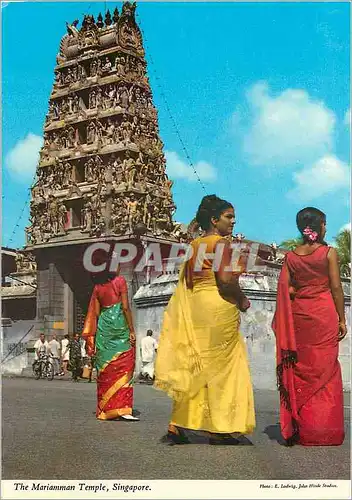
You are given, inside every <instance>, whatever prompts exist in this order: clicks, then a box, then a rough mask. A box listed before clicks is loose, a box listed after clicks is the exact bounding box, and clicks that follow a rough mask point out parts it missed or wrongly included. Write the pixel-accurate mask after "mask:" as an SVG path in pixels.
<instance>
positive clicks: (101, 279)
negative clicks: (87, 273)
mask: <svg viewBox="0 0 352 500" xmlns="http://www.w3.org/2000/svg"><path fill="white" fill-rule="evenodd" d="M91 277H92V281H93V283H94V285H104V283H108V282H109V281H112V280H113V279H114V278H116V272H111V271H109V270H106V271H101V272H100V273H92V274H91Z"/></svg>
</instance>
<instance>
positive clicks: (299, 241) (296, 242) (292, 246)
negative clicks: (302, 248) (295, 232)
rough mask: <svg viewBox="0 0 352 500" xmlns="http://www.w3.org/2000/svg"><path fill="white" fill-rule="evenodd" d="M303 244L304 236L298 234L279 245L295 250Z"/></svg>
mask: <svg viewBox="0 0 352 500" xmlns="http://www.w3.org/2000/svg"><path fill="white" fill-rule="evenodd" d="M302 244H303V238H302V236H297V238H292V239H291V240H285V241H283V242H282V243H280V245H279V247H280V248H283V249H285V250H294V249H295V248H296V247H298V246H299V245H302Z"/></svg>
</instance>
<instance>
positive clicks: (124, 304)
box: [121, 292, 136, 345]
mask: <svg viewBox="0 0 352 500" xmlns="http://www.w3.org/2000/svg"><path fill="white" fill-rule="evenodd" d="M121 302H122V310H123V313H124V315H125V318H126V321H127V325H128V329H129V331H130V341H131V345H134V344H135V342H136V334H135V333H134V327H133V320H132V312H131V309H130V304H129V302H128V294H127V292H122V293H121Z"/></svg>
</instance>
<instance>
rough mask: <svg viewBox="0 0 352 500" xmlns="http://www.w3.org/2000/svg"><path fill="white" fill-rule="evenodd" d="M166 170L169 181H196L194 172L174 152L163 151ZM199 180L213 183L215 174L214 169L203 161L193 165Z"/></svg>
mask: <svg viewBox="0 0 352 500" xmlns="http://www.w3.org/2000/svg"><path fill="white" fill-rule="evenodd" d="M165 157H166V170H167V174H168V176H169V177H170V178H171V179H185V180H187V181H190V182H196V181H197V180H198V178H197V176H196V174H195V173H194V170H193V169H192V167H191V166H190V165H188V164H187V163H185V162H184V161H183V160H181V158H180V157H179V156H178V154H177V153H176V152H174V151H165ZM194 168H195V169H196V171H197V173H198V175H199V177H200V180H201V181H203V182H211V181H215V180H216V177H217V173H216V170H215V168H214V167H213V166H212V165H210V163H207V162H205V161H199V162H197V163H196V164H195V165H194Z"/></svg>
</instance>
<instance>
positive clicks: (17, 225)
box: [7, 171, 37, 247]
mask: <svg viewBox="0 0 352 500" xmlns="http://www.w3.org/2000/svg"><path fill="white" fill-rule="evenodd" d="M36 175H37V171H35V174H34V176H33V179H32V182H31V187H33V184H34V181H35V178H36ZM30 198H31V189H28V195H27V199H26V201H25V202H24V205H23V207H22V210H21V212H20V215H19V216H18V218H17V221H16V224H15V226H14V228H13V230H12V233H11V236H10V239H9V240H8V243H7V246H8V247H10V244H11V243H12V241H13V238H14V236H15V234H16V232H17V230H18V228H19V227H20V222H21V220H22V217H23V215H24V212H25V210H26V208H27V206H28V203H29V201H30Z"/></svg>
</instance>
